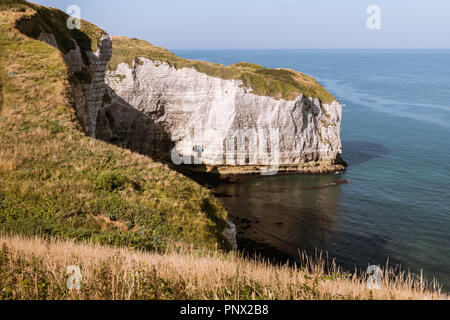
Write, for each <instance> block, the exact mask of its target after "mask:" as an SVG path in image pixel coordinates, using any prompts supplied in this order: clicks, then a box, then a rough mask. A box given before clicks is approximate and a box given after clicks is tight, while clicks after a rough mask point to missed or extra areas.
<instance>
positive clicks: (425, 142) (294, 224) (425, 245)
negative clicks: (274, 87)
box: [175, 50, 450, 291]
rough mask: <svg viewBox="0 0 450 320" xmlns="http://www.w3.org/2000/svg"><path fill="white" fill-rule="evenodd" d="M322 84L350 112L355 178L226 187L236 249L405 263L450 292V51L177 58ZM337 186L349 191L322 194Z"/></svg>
mask: <svg viewBox="0 0 450 320" xmlns="http://www.w3.org/2000/svg"><path fill="white" fill-rule="evenodd" d="M175 52H176V53H177V54H178V55H180V56H182V57H186V58H190V59H198V60H206V61H211V62H217V63H222V64H231V63H236V62H239V61H248V62H253V63H257V64H261V65H264V66H266V67H285V68H292V69H296V70H298V71H301V72H304V73H307V74H310V75H312V76H314V77H316V79H317V80H319V82H320V83H322V84H323V85H324V86H325V87H326V88H327V89H328V90H329V91H331V92H332V93H333V94H334V95H335V96H336V97H337V98H338V99H339V100H340V101H341V102H342V103H343V104H345V105H346V107H345V108H344V111H343V126H342V138H343V149H344V154H343V157H344V159H345V160H346V161H347V162H348V163H349V168H348V171H347V172H346V173H345V174H343V175H338V176H320V177H319V176H284V177H271V178H265V179H259V180H253V181H250V182H246V183H242V184H239V185H233V186H225V187H223V190H222V191H224V192H227V193H229V194H231V195H233V198H227V199H224V200H223V202H224V204H225V205H226V206H227V207H228V208H229V210H230V211H231V213H232V214H233V215H234V216H235V220H236V221H237V224H238V227H239V231H240V234H239V238H240V241H241V242H242V243H243V241H244V240H245V239H246V240H251V241H253V243H254V245H258V244H262V245H268V246H271V247H273V248H276V249H278V250H281V251H282V252H284V253H286V254H287V255H289V256H291V257H294V258H295V256H296V255H297V252H298V249H300V250H306V251H308V252H313V251H314V250H315V249H318V250H323V251H324V252H328V254H329V256H332V257H336V260H337V262H338V263H341V264H342V265H344V266H349V267H351V266H357V267H367V266H368V265H370V264H381V265H385V264H386V261H387V259H390V261H391V263H393V264H397V263H400V264H401V265H402V266H403V267H404V268H405V269H410V270H411V271H413V272H419V271H420V270H421V269H423V270H424V272H425V274H426V275H428V276H434V277H436V278H437V279H438V280H439V281H440V282H441V283H442V284H444V289H446V290H447V291H448V290H450V181H449V178H450V51H449V50H434V51H433V50H428V51H427V50H395V51H394V50H376V51H370V50H369V51H366V50H245V51H241V50H237V51H236V50H214V51H205V50H201V51H200V50H198V51H192V50H175ZM337 179H350V180H351V182H352V183H351V184H349V185H341V186H338V187H332V188H325V189H321V188H317V187H320V186H322V185H324V184H327V183H329V182H332V181H335V180H337Z"/></svg>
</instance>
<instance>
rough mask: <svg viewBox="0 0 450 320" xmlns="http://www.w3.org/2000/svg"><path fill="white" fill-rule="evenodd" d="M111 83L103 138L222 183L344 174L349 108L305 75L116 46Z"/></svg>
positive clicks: (132, 43) (131, 43)
mask: <svg viewBox="0 0 450 320" xmlns="http://www.w3.org/2000/svg"><path fill="white" fill-rule="evenodd" d="M105 83H106V85H107V91H106V95H107V97H106V99H105V101H106V103H105V104H104V106H103V109H102V113H101V114H100V117H99V119H101V120H100V122H101V125H99V126H97V131H96V136H97V137H98V138H101V139H105V140H110V141H118V142H119V143H120V144H121V145H122V146H123V147H127V148H131V149H133V150H136V151H139V152H142V153H144V154H152V155H153V156H156V157H159V158H163V159H170V160H171V161H172V162H174V163H175V164H177V165H185V166H189V167H190V168H191V169H192V170H197V171H203V172H205V171H206V172H210V173H216V174H219V175H221V176H227V175H240V174H255V173H261V174H280V173H334V172H338V171H343V170H345V164H344V162H343V161H342V158H341V153H342V148H341V138H340V129H341V117H342V107H341V105H340V104H339V103H338V101H337V100H336V99H335V98H334V97H333V96H332V95H331V94H330V93H329V92H328V91H326V90H325V89H324V88H323V87H322V86H321V85H320V84H318V83H317V82H316V80H314V79H313V78H312V77H310V76H307V75H304V74H302V73H300V72H297V71H294V70H289V69H266V68H264V67H262V66H259V65H256V64H251V63H244V62H241V63H237V64H234V65H231V66H223V65H219V64H214V63H208V62H203V61H192V60H187V59H182V58H179V57H177V56H176V55H174V54H173V53H171V52H170V51H168V50H166V49H164V48H160V47H155V46H152V45H151V44H149V43H147V42H145V41H142V40H138V39H129V38H125V37H113V53H112V58H111V60H110V62H109V63H108V70H107V72H106V77H105ZM130 111H131V112H130Z"/></svg>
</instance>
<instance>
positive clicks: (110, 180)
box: [96, 172, 130, 192]
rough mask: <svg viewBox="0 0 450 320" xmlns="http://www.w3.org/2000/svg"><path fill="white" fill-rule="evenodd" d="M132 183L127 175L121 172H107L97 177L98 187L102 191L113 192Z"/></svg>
mask: <svg viewBox="0 0 450 320" xmlns="http://www.w3.org/2000/svg"><path fill="white" fill-rule="evenodd" d="M129 183H130V181H129V180H128V178H127V177H125V176H124V175H122V174H120V173H115V172H106V173H101V174H100V175H99V176H98V177H97V182H96V188H97V189H98V190H102V191H108V192H113V191H116V190H123V189H125V188H126V187H127V185H128V184H129Z"/></svg>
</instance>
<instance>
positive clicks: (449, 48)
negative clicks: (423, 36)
mask: <svg viewBox="0 0 450 320" xmlns="http://www.w3.org/2000/svg"><path fill="white" fill-rule="evenodd" d="M152 45H154V44H152ZM155 46H159V47H164V46H161V45H155ZM166 48H167V49H168V50H450V47H448V48H207V47H205V48H170V47H166Z"/></svg>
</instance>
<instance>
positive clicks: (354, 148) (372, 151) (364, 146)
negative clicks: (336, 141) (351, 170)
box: [342, 141, 389, 166]
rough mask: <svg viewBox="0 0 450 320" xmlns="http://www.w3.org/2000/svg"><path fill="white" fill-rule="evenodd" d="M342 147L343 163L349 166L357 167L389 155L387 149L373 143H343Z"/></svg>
mask: <svg viewBox="0 0 450 320" xmlns="http://www.w3.org/2000/svg"><path fill="white" fill-rule="evenodd" d="M342 146H343V150H344V152H345V154H344V157H345V161H346V162H347V163H348V165H349V166H352V165H353V166H357V165H360V164H363V163H365V162H367V161H370V160H372V159H375V158H378V157H383V156H385V155H387V154H389V149H387V148H386V147H385V146H383V145H381V144H378V143H373V142H363V141H343V143H342Z"/></svg>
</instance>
